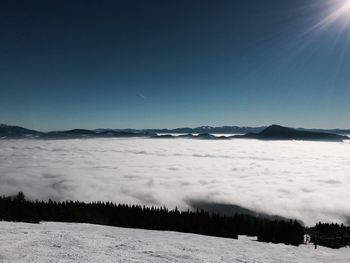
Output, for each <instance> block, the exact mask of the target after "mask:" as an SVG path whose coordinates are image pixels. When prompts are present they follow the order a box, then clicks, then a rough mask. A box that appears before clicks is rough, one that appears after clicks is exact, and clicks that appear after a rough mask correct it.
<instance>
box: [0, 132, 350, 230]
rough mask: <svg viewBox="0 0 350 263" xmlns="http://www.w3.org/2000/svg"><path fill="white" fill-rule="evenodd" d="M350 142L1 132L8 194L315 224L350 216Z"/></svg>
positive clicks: (0, 169) (0, 178)
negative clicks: (220, 209) (209, 207)
mask: <svg viewBox="0 0 350 263" xmlns="http://www.w3.org/2000/svg"><path fill="white" fill-rule="evenodd" d="M349 189H350V143H346V142H345V143H336V142H334V143H331V142H301V141H300V142H296V141H268V142H267V141H256V140H230V141H205V140H191V139H169V140H168V139H162V140H159V139H158V140H157V139H140V138H138V139H87V140H2V141H0V194H3V195H10V194H14V193H17V192H18V191H23V192H24V193H25V194H26V195H27V196H28V197H30V198H34V199H48V198H51V199H56V200H65V199H73V200H82V201H93V200H105V201H107V200H111V201H115V202H120V203H133V204H146V205H167V206H169V207H175V206H178V207H180V208H187V206H188V204H189V203H191V201H195V202H206V203H210V202H212V203H219V204H220V203H221V204H233V205H237V206H241V207H245V208H247V209H250V210H255V211H258V212H265V213H269V214H276V215H280V216H284V217H293V218H297V219H301V220H303V221H304V222H305V223H306V224H314V223H315V222H316V221H319V220H322V221H338V222H341V221H342V222H344V221H346V219H347V218H349V216H350V202H349V200H350V191H349Z"/></svg>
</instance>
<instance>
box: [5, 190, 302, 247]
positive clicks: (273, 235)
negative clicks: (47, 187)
mask: <svg viewBox="0 0 350 263" xmlns="http://www.w3.org/2000/svg"><path fill="white" fill-rule="evenodd" d="M0 220H5V221H20V222H29V223H39V222H40V221H56V222H75V223H91V224H101V225H108V226H118V227H129V228H141V229H149V230H168V231H178V232H185V233H194V234H202V235H208V236H216V237H224V238H234V239H237V238H238V235H249V236H257V237H258V240H259V241H264V242H273V243H285V244H290V245H295V246H297V245H299V244H301V243H303V240H304V227H303V226H302V225H301V224H300V223H299V222H297V221H296V220H289V221H284V220H277V219H265V218H260V217H255V216H252V215H244V214H236V215H234V216H222V215H219V214H215V213H208V212H206V211H204V210H196V211H190V210H187V211H179V210H178V209H177V208H176V209H173V210H169V209H167V208H166V207H154V206H152V207H146V206H140V205H125V204H115V203H112V202H90V203H84V202H79V201H62V202H57V201H52V200H49V201H37V200H36V201H33V200H27V199H26V198H25V196H24V194H23V193H21V192H20V193H18V194H17V195H16V196H13V197H6V196H3V197H0Z"/></svg>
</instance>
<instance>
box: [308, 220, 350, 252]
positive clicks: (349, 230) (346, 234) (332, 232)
mask: <svg viewBox="0 0 350 263" xmlns="http://www.w3.org/2000/svg"><path fill="white" fill-rule="evenodd" d="M306 232H307V234H308V235H309V236H310V238H311V242H312V243H314V244H317V245H320V246H325V247H330V248H341V247H346V246H350V226H345V225H344V224H338V223H321V222H319V223H317V224H316V225H315V226H314V227H312V228H309V229H307V231H306Z"/></svg>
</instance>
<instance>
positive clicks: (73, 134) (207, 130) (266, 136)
mask: <svg viewBox="0 0 350 263" xmlns="http://www.w3.org/2000/svg"><path fill="white" fill-rule="evenodd" d="M174 134H178V135H176V136H175V135H174ZM213 134H218V135H215V136H214V135H213ZM220 134H222V136H220ZM224 134H237V135H231V136H224ZM344 134H350V130H340V129H334V130H322V129H303V128H297V129H294V128H288V127H283V126H279V125H271V126H268V127H266V126H262V127H238V126H223V127H210V126H201V127H197V128H177V129H96V130H86V129H73V130H66V131H51V132H40V131H36V130H30V129H26V128H23V127H19V126H10V125H5V124H0V138H1V139H16V138H32V139H35V138H41V139H71V138H105V137H107V138H109V137H149V138H175V137H176V138H197V139H226V140H227V139H233V138H246V139H261V140H347V139H349V137H347V136H345V135H344Z"/></svg>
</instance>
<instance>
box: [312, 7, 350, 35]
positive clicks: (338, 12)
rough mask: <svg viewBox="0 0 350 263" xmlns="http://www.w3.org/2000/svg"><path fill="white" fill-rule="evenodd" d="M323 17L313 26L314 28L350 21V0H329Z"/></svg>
mask: <svg viewBox="0 0 350 263" xmlns="http://www.w3.org/2000/svg"><path fill="white" fill-rule="evenodd" d="M329 3H330V5H329V10H327V12H326V15H325V17H324V18H323V19H322V20H321V21H320V22H319V23H318V24H317V25H316V26H315V27H316V28H322V27H329V26H332V25H334V24H336V23H340V24H343V25H344V24H346V25H347V24H349V23H350V0H331V1H330V2H329Z"/></svg>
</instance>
